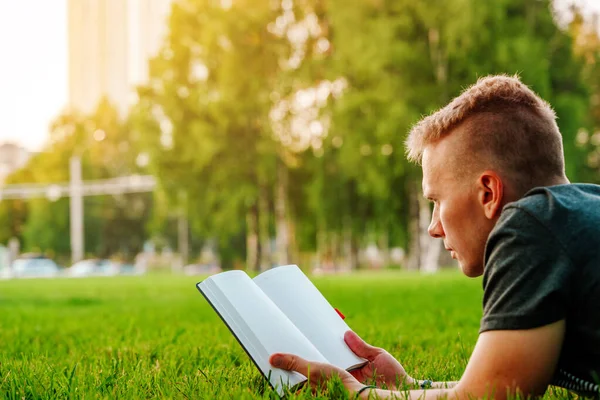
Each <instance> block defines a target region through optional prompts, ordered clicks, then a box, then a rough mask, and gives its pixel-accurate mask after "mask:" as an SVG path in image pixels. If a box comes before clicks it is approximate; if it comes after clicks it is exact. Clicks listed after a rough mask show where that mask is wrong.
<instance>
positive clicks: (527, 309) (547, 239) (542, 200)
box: [480, 184, 600, 396]
mask: <svg viewBox="0 0 600 400" xmlns="http://www.w3.org/2000/svg"><path fill="white" fill-rule="evenodd" d="M483 289H484V296H483V317H482V319H481V329H480V332H484V331H488V330H513V329H531V328H536V327H540V326H544V325H547V324H551V323H553V322H556V321H559V320H562V319H564V320H566V333H565V339H564V342H563V347H562V350H561V354H560V359H559V363H558V368H557V371H556V375H555V378H554V381H553V384H555V385H558V386H562V387H566V388H567V389H572V390H576V391H580V392H584V393H588V394H595V395H596V396H598V393H600V387H599V386H598V384H599V383H600V380H599V378H600V186H597V185H589V184H568V185H558V186H551V187H539V188H535V189H533V190H531V191H529V192H528V193H527V194H526V195H525V196H524V197H523V198H522V199H520V200H518V201H516V202H513V203H509V204H507V205H506V206H505V207H504V208H503V210H502V214H501V216H500V219H499V220H498V223H497V224H496V226H495V227H494V229H493V230H492V232H491V233H490V236H489V238H488V241H487V244H486V249H485V268H484V273H483Z"/></svg>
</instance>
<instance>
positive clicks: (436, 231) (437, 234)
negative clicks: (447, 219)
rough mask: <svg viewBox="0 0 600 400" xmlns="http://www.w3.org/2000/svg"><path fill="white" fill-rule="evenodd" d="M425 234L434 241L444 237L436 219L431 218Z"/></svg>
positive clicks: (440, 225)
mask: <svg viewBox="0 0 600 400" xmlns="http://www.w3.org/2000/svg"><path fill="white" fill-rule="evenodd" d="M427 233H429V236H431V237H434V238H436V239H440V238H443V237H444V230H443V229H442V224H441V223H440V220H439V219H438V218H435V216H434V217H433V218H431V223H430V224H429V228H427Z"/></svg>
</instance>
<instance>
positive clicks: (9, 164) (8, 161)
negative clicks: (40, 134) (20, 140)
mask: <svg viewBox="0 0 600 400" xmlns="http://www.w3.org/2000/svg"><path fill="white" fill-rule="evenodd" d="M29 157H31V153H30V152H28V151H27V150H25V148H23V147H21V146H18V145H16V144H13V143H4V144H0V184H2V183H3V182H4V179H6V177H7V176H8V175H10V174H11V173H12V172H14V171H16V170H17V169H19V168H21V167H24V166H25V164H26V163H27V161H28V160H29Z"/></svg>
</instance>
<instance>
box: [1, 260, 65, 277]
mask: <svg viewBox="0 0 600 400" xmlns="http://www.w3.org/2000/svg"><path fill="white" fill-rule="evenodd" d="M59 274H60V267H59V266H58V265H57V264H56V263H55V262H54V261H53V260H51V259H50V258H47V257H44V256H27V257H21V258H17V259H16V260H14V261H13V263H12V266H11V275H12V276H13V277H15V278H50V277H54V276H58V275H59Z"/></svg>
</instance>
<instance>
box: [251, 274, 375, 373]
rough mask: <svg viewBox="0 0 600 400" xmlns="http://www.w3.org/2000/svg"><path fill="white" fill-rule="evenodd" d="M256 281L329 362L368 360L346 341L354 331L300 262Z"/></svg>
mask: <svg viewBox="0 0 600 400" xmlns="http://www.w3.org/2000/svg"><path fill="white" fill-rule="evenodd" d="M254 282H256V284H257V285H258V286H259V287H260V288H261V289H262V290H263V292H265V293H266V295H267V296H269V298H271V300H273V302H274V303H275V304H276V305H277V307H279V308H280V309H281V311H283V312H284V313H285V314H286V315H287V316H288V318H289V319H290V320H291V321H292V322H293V323H294V325H296V326H297V327H298V329H300V331H301V332H302V333H303V334H304V336H306V337H307V338H308V340H310V341H311V342H312V344H314V345H315V347H316V348H317V349H318V350H319V352H321V354H323V356H325V358H326V359H327V360H328V362H329V363H331V364H334V365H336V366H338V367H340V368H343V369H352V368H354V367H357V366H358V365H362V364H364V363H365V361H366V360H365V359H363V358H360V357H358V356H356V355H355V354H354V353H353V352H352V350H350V348H349V347H348V345H347V344H346V342H344V333H345V332H346V331H348V330H350V328H349V327H348V325H347V324H346V322H344V320H343V319H342V318H341V317H340V316H339V315H338V313H337V312H336V311H335V309H334V308H333V307H332V306H331V304H329V302H328V301H327V299H325V297H323V295H322V294H321V292H319V290H318V289H317V288H316V287H315V285H313V283H312V282H311V281H310V279H308V277H307V276H306V275H304V273H303V272H302V271H301V270H300V268H298V267H297V266H296V265H286V266H281V267H276V268H273V269H271V270H269V271H266V272H263V273H262V274H260V275H258V276H257V277H255V278H254ZM309 360H310V359H309ZM312 361H318V360H312Z"/></svg>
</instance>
